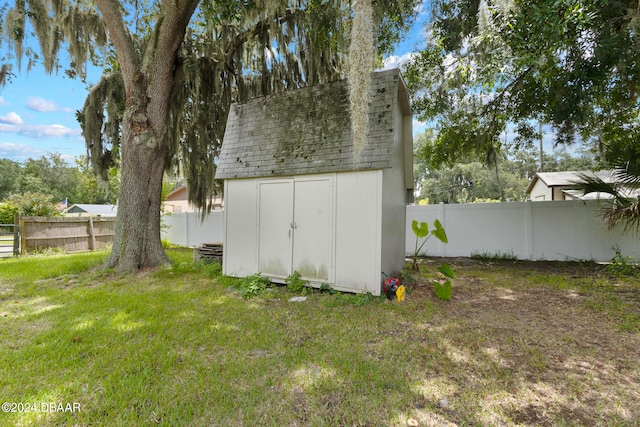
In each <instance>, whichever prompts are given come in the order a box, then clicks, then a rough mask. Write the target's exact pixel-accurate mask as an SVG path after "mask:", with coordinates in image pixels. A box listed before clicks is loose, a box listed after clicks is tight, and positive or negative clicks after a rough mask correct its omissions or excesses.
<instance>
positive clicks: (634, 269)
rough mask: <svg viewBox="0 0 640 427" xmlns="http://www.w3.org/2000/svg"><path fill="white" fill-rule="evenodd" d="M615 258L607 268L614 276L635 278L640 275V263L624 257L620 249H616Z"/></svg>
mask: <svg viewBox="0 0 640 427" xmlns="http://www.w3.org/2000/svg"><path fill="white" fill-rule="evenodd" d="M614 249H615V251H616V254H615V256H614V257H613V259H612V260H611V263H610V264H609V265H608V266H607V271H608V272H609V273H611V274H613V275H614V276H635V275H637V274H638V273H640V262H639V261H638V260H636V259H634V258H632V257H630V256H626V257H625V256H623V255H622V253H621V252H620V248H617V247H616V248H614Z"/></svg>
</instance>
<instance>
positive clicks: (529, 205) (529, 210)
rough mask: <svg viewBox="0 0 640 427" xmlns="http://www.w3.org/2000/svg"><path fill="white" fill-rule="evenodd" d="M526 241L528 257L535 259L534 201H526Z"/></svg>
mask: <svg viewBox="0 0 640 427" xmlns="http://www.w3.org/2000/svg"><path fill="white" fill-rule="evenodd" d="M524 203H525V205H524V241H525V242H526V244H527V259H529V260H533V257H534V254H533V250H534V249H533V202H532V201H531V199H529V200H527V201H526V202H524Z"/></svg>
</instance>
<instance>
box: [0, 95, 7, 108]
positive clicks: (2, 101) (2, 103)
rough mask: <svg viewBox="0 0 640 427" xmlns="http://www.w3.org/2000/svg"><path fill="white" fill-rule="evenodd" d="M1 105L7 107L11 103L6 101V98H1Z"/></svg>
mask: <svg viewBox="0 0 640 427" xmlns="http://www.w3.org/2000/svg"><path fill="white" fill-rule="evenodd" d="M0 105H2V106H6V105H9V103H8V102H7V101H6V100H5V99H4V97H2V96H0Z"/></svg>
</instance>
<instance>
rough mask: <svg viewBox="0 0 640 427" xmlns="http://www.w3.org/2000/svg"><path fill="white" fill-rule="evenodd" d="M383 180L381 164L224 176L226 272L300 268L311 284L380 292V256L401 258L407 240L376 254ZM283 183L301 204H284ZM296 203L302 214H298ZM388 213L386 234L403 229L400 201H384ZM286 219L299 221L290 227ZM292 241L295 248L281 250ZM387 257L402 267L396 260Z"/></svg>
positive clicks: (276, 274) (275, 274) (278, 272)
mask: <svg viewBox="0 0 640 427" xmlns="http://www.w3.org/2000/svg"><path fill="white" fill-rule="evenodd" d="M388 171H390V170H385V172H388ZM393 176H396V177H397V176H398V173H396V174H395V175H393ZM390 180H391V179H390ZM289 185H291V188H289ZM382 187H383V170H371V171H357V172H340V173H335V174H321V175H304V176H300V177H292V178H286V177H285V178H278V179H269V178H265V179H261V178H249V179H235V180H226V181H225V195H226V198H225V217H224V219H225V225H224V230H225V236H224V244H225V246H224V256H223V257H224V258H223V273H224V274H226V275H231V276H236V277H246V276H250V275H252V274H255V273H261V274H264V275H265V276H268V277H270V278H272V279H274V280H276V281H282V280H283V279H284V278H286V277H287V276H288V275H289V274H291V273H293V272H294V271H299V272H300V273H301V275H302V277H303V278H304V279H306V280H309V281H310V282H311V283H312V284H314V285H316V286H317V285H320V284H322V283H327V284H329V285H331V286H332V287H334V288H335V289H337V290H344V291H351V292H371V293H372V294H374V295H379V294H380V284H381V276H380V272H381V271H383V267H382V260H383V259H384V258H388V259H389V260H392V259H393V258H394V257H395V258H398V254H396V252H399V254H400V257H399V258H400V259H401V260H404V245H402V246H401V247H399V248H393V250H392V251H390V252H387V253H386V254H385V256H382V254H381V252H382V246H381V245H382V243H381V241H382V233H383V228H384V227H382V226H381V224H382V210H383V209H382V200H383V197H382ZM294 188H295V189H294ZM286 189H291V190H292V191H291V193H292V194H293V196H292V197H293V198H292V199H291V200H293V199H295V200H296V201H297V203H299V204H300V206H299V207H297V208H294V207H293V206H288V207H287V205H289V204H290V203H291V200H289V199H288V198H287V194H288V193H287V191H288V190H286ZM387 203H389V202H387ZM294 204H295V202H294ZM297 209H304V210H305V211H306V212H307V215H306V216H300V215H298V216H296V215H295V212H296V210H297ZM396 211H397V212H396ZM387 214H388V215H387V217H388V220H387V229H388V230H385V231H386V232H387V235H388V236H387V237H388V238H391V235H392V234H398V232H397V230H396V229H398V228H399V229H400V230H402V231H403V230H404V217H405V212H404V207H403V208H402V209H401V210H399V209H397V208H391V207H389V209H388V212H387ZM305 218H306V219H305ZM298 221H301V222H298ZM303 221H305V222H303ZM291 223H295V224H296V228H295V229H293V230H292V233H291V234H289V231H288V230H289V225H290V224H291ZM229 230H233V232H232V233H229ZM402 231H401V232H400V233H399V234H402ZM296 233H297V234H296ZM392 237H393V238H394V239H396V240H397V238H398V236H392ZM400 237H401V236H400ZM290 238H293V239H294V240H293V242H291V240H290ZM292 243H293V245H294V247H295V250H293V249H292V250H289V249H286V250H284V251H283V248H285V247H287V245H291V244H292ZM402 243H403V241H402ZM289 254H291V256H289ZM387 263H388V264H389V265H391V266H392V267H389V268H394V269H399V268H398V267H397V262H391V261H387ZM390 271H393V270H390ZM385 272H386V271H385Z"/></svg>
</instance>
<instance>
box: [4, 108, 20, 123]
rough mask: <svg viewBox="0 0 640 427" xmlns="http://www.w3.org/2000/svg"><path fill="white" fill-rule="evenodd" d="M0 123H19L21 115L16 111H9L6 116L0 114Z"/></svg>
mask: <svg viewBox="0 0 640 427" xmlns="http://www.w3.org/2000/svg"><path fill="white" fill-rule="evenodd" d="M0 123H6V124H9V125H21V124H22V117H20V116H19V115H18V114H17V113H15V112H13V111H11V112H10V113H9V114H7V115H6V116H0Z"/></svg>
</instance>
